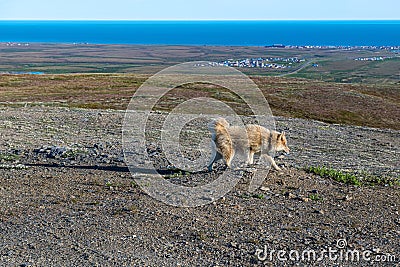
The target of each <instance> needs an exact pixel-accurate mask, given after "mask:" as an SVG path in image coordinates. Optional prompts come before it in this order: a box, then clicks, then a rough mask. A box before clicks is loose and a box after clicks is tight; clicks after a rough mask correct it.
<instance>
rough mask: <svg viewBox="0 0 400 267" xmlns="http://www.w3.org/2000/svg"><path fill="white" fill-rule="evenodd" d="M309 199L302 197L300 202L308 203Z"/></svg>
mask: <svg viewBox="0 0 400 267" xmlns="http://www.w3.org/2000/svg"><path fill="white" fill-rule="evenodd" d="M310 200H311V199H310V198H308V197H302V198H301V201H303V202H308V201H310Z"/></svg>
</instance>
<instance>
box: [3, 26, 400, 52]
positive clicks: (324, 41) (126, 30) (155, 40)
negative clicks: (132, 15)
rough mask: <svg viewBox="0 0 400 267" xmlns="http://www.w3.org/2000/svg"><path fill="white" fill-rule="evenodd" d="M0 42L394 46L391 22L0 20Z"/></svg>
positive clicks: (397, 36) (399, 41)
mask: <svg viewBox="0 0 400 267" xmlns="http://www.w3.org/2000/svg"><path fill="white" fill-rule="evenodd" d="M0 42H45V43H94V44H153V45H155V44H166V45H232V46H264V45H272V44H284V45H334V46H398V45H400V20H396V21H0Z"/></svg>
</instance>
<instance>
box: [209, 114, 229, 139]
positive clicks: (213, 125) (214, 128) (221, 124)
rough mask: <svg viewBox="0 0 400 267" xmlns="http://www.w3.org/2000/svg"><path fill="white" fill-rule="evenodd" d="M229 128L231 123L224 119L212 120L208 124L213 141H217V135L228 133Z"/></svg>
mask: <svg viewBox="0 0 400 267" xmlns="http://www.w3.org/2000/svg"><path fill="white" fill-rule="evenodd" d="M228 127H229V123H228V122H227V121H226V120H225V119H224V118H218V119H214V120H212V121H211V122H210V123H208V130H209V131H210V132H211V134H212V137H211V139H212V140H213V141H215V138H216V137H217V135H219V134H222V132H226V133H228V131H227V129H226V128H228Z"/></svg>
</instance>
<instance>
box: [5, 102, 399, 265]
mask: <svg viewBox="0 0 400 267" xmlns="http://www.w3.org/2000/svg"><path fill="white" fill-rule="evenodd" d="M123 116H124V113H123V112H122V111H107V110H85V109H67V108H56V107H54V108H50V107H19V108H12V107H3V108H0V121H1V124H0V133H1V139H0V199H1V204H2V205H1V206H0V222H1V223H0V231H1V236H0V265H1V266H253V265H256V266H257V265H258V266H263V265H267V266H274V265H278V266H279V265H282V266H291V265H300V266H308V265H315V266H332V265H336V266H341V265H343V266H348V265H353V264H354V265H361V266H364V265H365V266H370V265H371V261H373V262H374V263H375V264H377V265H381V264H387V265H388V266H393V265H395V264H400V261H399V260H400V250H399V248H400V245H399V244H400V216H399V205H400V190H399V185H398V184H397V183H396V181H398V179H399V176H400V166H399V152H400V151H399V150H400V149H399V147H400V146H399V145H400V139H399V137H400V132H399V131H395V130H389V129H374V128H364V127H353V126H344V125H332V124H326V123H321V122H318V121H307V120H301V119H289V118H276V125H277V129H278V130H284V131H286V133H287V136H288V143H289V147H290V148H291V154H290V155H288V156H284V157H279V158H277V163H278V165H280V166H281V167H282V168H283V170H282V171H279V172H277V171H273V170H271V171H270V172H269V174H268V176H267V177H266V179H265V181H264V182H263V184H262V186H261V187H260V188H258V189H257V190H256V191H255V192H252V193H249V192H248V190H247V189H248V185H249V181H250V178H251V171H246V170H244V171H243V172H242V173H243V175H242V178H241V179H240V181H239V183H238V184H237V185H236V187H235V188H234V189H233V190H231V191H230V192H229V193H228V194H226V195H225V196H224V197H223V198H220V199H216V200H215V201H214V202H212V203H211V204H209V205H204V206H199V207H195V208H185V207H173V206H170V205H166V204H164V203H162V202H160V201H158V200H156V199H153V198H152V197H150V196H148V195H147V194H146V193H145V192H144V191H143V190H142V189H141V188H140V187H139V186H138V185H137V183H136V182H135V180H134V179H133V178H132V176H131V173H130V172H129V170H128V168H127V167H126V165H125V163H124V157H123V150H122V144H121V133H122V130H121V125H122V120H123ZM156 117H157V116H156ZM159 117H162V116H161V115H160V116H159ZM197 126H199V127H200V126H201V125H197ZM155 131H157V129H155ZM149 138H150V141H149V142H148V144H147V145H148V152H149V153H150V155H151V157H152V158H153V159H156V160H157V162H155V165H157V168H158V169H160V170H162V171H164V172H165V173H166V174H167V176H165V178H168V179H169V180H170V181H171V182H172V183H176V184H180V185H185V186H193V185H196V184H198V183H202V182H204V181H211V180H213V179H215V178H217V177H218V175H220V174H221V172H223V170H224V166H223V165H222V164H217V166H216V169H215V171H213V172H211V173H209V172H205V171H203V172H197V173H186V172H183V173H182V172H179V171H178V170H175V169H174V168H173V166H169V165H168V164H169V163H168V162H167V161H166V160H165V158H163V153H162V149H161V147H160V145H159V144H158V143H157V141H154V140H153V139H152V138H154V137H153V136H150V137H149ZM310 166H328V167H330V168H332V169H335V170H341V171H343V172H350V173H355V174H356V175H357V176H358V177H360V179H361V180H362V179H371V177H373V178H374V181H377V179H378V178H381V181H379V182H377V183H376V185H375V186H372V185H363V186H354V185H348V184H343V183H338V182H336V181H334V180H333V179H330V178H323V177H320V176H318V175H315V174H312V173H308V172H306V171H304V170H303V168H304V167H310ZM341 239H343V240H346V243H347V244H346V245H345V246H341V245H342V243H340V242H343V240H341ZM338 240H339V244H337V242H338ZM340 240H341V241H340ZM338 245H339V246H341V248H342V247H343V248H342V249H339V247H338ZM329 248H332V249H336V250H338V252H337V255H336V256H338V255H339V254H340V253H339V252H343V253H345V252H347V251H348V250H352V251H359V252H360V253H361V252H365V251H367V252H370V254H368V255H367V258H366V259H362V258H361V259H360V260H359V261H357V262H355V261H351V260H350V259H347V260H346V259H345V258H344V257H342V258H340V257H339V258H336V259H334V260H333V261H332V260H330V259H329V258H328V257H324V258H323V259H322V260H321V261H319V260H318V261H309V260H308V258H307V257H306V258H305V259H301V255H302V252H303V251H307V250H308V251H309V250H314V251H316V253H317V256H316V257H317V258H318V257H319V256H320V255H321V251H323V250H324V249H326V250H328V249H329ZM264 250H266V252H267V254H268V257H264V258H263V256H264V254H263V253H260V251H264ZM278 250H285V251H286V252H287V254H285V255H281V258H286V261H284V260H282V259H280V258H278V252H277V251H278ZM291 250H296V251H298V253H299V255H300V259H296V254H295V253H294V254H293V253H292V254H291V258H290V257H289V251H291ZM270 253H271V254H270ZM343 253H342V254H343ZM270 255H271V257H269V256H270ZM360 255H361V254H360ZM360 257H361V256H360ZM379 260H386V261H391V262H388V263H382V262H377V261H379Z"/></svg>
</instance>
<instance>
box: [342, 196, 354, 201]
mask: <svg viewBox="0 0 400 267" xmlns="http://www.w3.org/2000/svg"><path fill="white" fill-rule="evenodd" d="M352 199H353V197H351V196H349V195H346V196H345V197H344V198H343V200H345V201H350V200H352Z"/></svg>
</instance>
